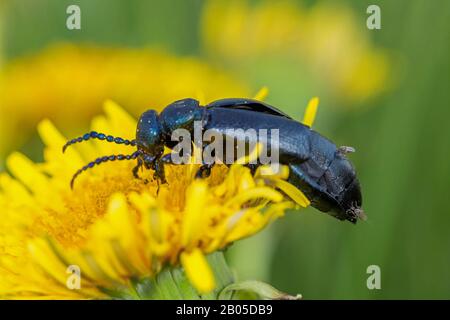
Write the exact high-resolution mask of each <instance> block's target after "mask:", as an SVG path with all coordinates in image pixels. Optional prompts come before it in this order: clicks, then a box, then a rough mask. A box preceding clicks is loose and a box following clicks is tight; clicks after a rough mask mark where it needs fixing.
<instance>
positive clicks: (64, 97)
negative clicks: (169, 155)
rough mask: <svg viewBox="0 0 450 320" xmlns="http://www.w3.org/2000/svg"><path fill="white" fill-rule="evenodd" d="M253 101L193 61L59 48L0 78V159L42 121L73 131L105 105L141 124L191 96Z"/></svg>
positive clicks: (14, 65)
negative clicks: (122, 109)
mask: <svg viewBox="0 0 450 320" xmlns="http://www.w3.org/2000/svg"><path fill="white" fill-rule="evenodd" d="M249 94H250V92H249V89H248V88H247V86H246V85H245V84H243V83H242V82H240V81H239V79H236V78H234V77H232V75H230V74H227V73H225V72H224V71H222V70H219V69H217V68H213V67H211V66H210V65H208V64H207V63H205V62H201V61H199V60H198V59H195V58H191V57H184V58H181V57H177V56H174V55H171V54H168V53H166V52H162V51H156V50H152V49H125V48H101V47H92V46H80V45H78V46H77V45H71V44H59V45H54V46H51V47H49V48H47V49H45V50H43V51H42V52H40V53H38V54H36V55H31V56H26V57H23V58H18V59H16V60H14V61H12V62H10V63H8V64H6V65H5V66H4V68H2V70H1V71H0V114H1V115H2V117H0V154H6V151H9V150H12V149H16V148H18V147H20V146H21V144H22V143H24V142H25V141H26V139H27V138H29V136H30V134H31V132H32V130H34V128H35V126H36V125H37V123H38V122H39V121H41V120H42V119H44V118H51V119H52V120H53V121H54V122H55V123H57V124H58V125H59V126H62V127H64V128H66V129H67V130H69V132H72V133H73V132H74V130H75V129H76V130H79V128H76V127H75V125H76V124H78V123H87V121H88V119H90V118H91V117H92V116H93V115H95V114H97V113H98V112H99V111H100V110H101V106H102V103H103V102H104V101H105V100H107V99H112V100H114V101H116V102H117V103H119V104H121V105H126V106H127V108H128V110H129V111H130V112H131V114H132V115H133V116H135V117H136V116H138V115H139V114H140V113H141V112H142V108H155V107H157V106H165V105H167V104H169V103H170V102H172V101H174V100H177V99H182V98H186V97H194V98H197V100H199V101H200V102H203V103H204V102H206V101H213V100H216V99H219V98H224V97H230V96H236V97H241V96H242V97H244V96H249ZM5 115H7V116H6V117H5ZM12 137H13V139H12Z"/></svg>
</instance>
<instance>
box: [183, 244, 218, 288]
mask: <svg viewBox="0 0 450 320" xmlns="http://www.w3.org/2000/svg"><path fill="white" fill-rule="evenodd" d="M180 259H181V265H182V266H183V268H184V271H185V272H186V276H187V277H188V279H189V281H190V282H191V283H192V285H193V286H194V287H195V288H196V289H197V290H198V291H199V292H200V293H207V292H210V291H211V290H213V289H214V288H215V286H216V281H215V279H214V274H213V272H212V270H211V267H210V266H209V264H208V261H207V260H206V258H205V256H204V255H203V253H202V252H201V251H200V249H194V250H192V252H189V253H188V252H183V253H182V254H181V256H180Z"/></svg>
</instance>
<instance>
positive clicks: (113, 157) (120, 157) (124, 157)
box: [70, 151, 141, 189]
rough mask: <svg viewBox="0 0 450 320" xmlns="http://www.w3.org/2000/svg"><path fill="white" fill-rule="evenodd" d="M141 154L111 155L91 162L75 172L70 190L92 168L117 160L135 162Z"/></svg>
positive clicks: (138, 152) (137, 152)
mask: <svg viewBox="0 0 450 320" xmlns="http://www.w3.org/2000/svg"><path fill="white" fill-rule="evenodd" d="M140 154H141V151H136V152H134V153H132V154H129V155H123V154H117V155H111V156H104V157H100V158H97V159H95V160H94V161H92V162H89V163H88V164H87V165H85V166H84V167H82V168H81V169H79V170H78V171H77V172H75V174H74V175H73V177H72V180H71V181H70V188H71V189H73V184H74V182H75V179H76V178H77V177H78V176H79V175H80V174H81V173H82V172H83V171H86V170H88V169H90V168H92V167H93V166H95V165H99V164H101V163H104V162H108V161H115V160H119V161H120V160H134V159H136V158H137V157H138V156H139V155H140Z"/></svg>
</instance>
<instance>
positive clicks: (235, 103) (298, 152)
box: [63, 98, 365, 223]
mask: <svg viewBox="0 0 450 320" xmlns="http://www.w3.org/2000/svg"><path fill="white" fill-rule="evenodd" d="M195 121H201V123H202V127H203V129H204V130H208V129H212V130H214V131H216V132H219V133H222V134H223V135H226V134H227V129H230V128H242V129H244V130H247V129H250V128H253V129H255V130H258V129H259V128H263V129H268V130H270V129H278V130H279V162H280V163H281V164H284V165H287V166H289V169H290V170H289V178H288V181H289V182H290V183H291V184H293V185H294V186H296V187H297V188H298V189H300V190H301V191H302V192H303V193H304V194H305V195H306V196H307V197H308V199H309V200H310V201H311V205H312V206H313V207H315V208H317V209H319V210H320V211H323V212H327V213H329V214H330V215H332V216H334V217H336V218H338V219H340V220H348V221H351V222H353V223H355V222H356V221H357V219H358V218H361V219H363V218H365V215H364V212H363V210H362V208H361V206H362V196H361V188H360V184H359V181H358V178H357V177H356V172H355V169H354V167H353V165H352V164H351V163H350V161H349V160H348V159H347V158H346V155H345V154H346V153H348V152H352V151H354V150H353V148H351V147H340V148H338V147H336V145H335V144H334V143H332V142H331V141H330V140H328V139H327V138H325V137H323V136H322V135H320V134H319V133H317V132H316V131H314V130H312V129H311V128H309V127H308V126H306V125H304V124H302V123H300V122H298V121H295V120H293V119H292V118H291V117H289V116H288V115H287V114H285V113H283V112H282V111H280V110H278V109H277V108H275V107H273V106H270V105H268V104H266V103H264V102H261V101H257V100H253V99H241V98H231V99H222V100H217V101H214V102H212V103H210V104H208V105H206V106H204V107H203V106H200V104H199V102H198V101H197V100H194V99H183V100H179V101H175V102H173V103H171V104H170V105H168V106H167V107H166V108H165V109H164V110H163V111H162V112H161V113H160V114H158V113H157V112H156V111H154V110H147V111H145V112H144V113H143V114H142V115H141V117H140V119H139V122H138V125H137V129H136V139H135V140H127V139H123V138H120V137H113V136H110V135H105V134H102V133H97V132H94V131H93V132H90V133H87V134H85V135H83V136H82V137H79V138H76V139H73V140H70V141H68V142H67V143H66V144H65V145H64V147H63V151H64V150H65V149H66V148H67V147H68V146H69V145H71V144H74V143H78V142H82V141H86V140H89V139H99V140H104V141H108V142H113V143H117V144H125V145H130V146H137V151H135V152H134V153H132V154H130V155H111V156H105V157H100V158H98V159H96V160H95V161H93V162H91V163H89V164H87V165H86V166H84V167H83V168H81V169H80V170H78V171H77V172H76V173H75V175H74V177H73V179H72V181H71V186H72V187H73V182H74V180H75V178H76V177H77V176H78V175H79V174H80V173H81V172H83V171H85V170H87V169H89V168H91V167H93V166H95V165H98V164H100V163H103V162H106V161H114V160H132V159H136V160H137V166H136V167H135V168H134V170H133V173H134V176H135V177H138V170H139V168H140V167H142V166H144V167H145V168H147V169H153V170H155V177H156V178H157V179H158V181H161V182H162V183H165V177H164V164H166V163H171V157H170V154H167V155H163V152H164V147H165V146H166V147H168V148H173V147H174V145H175V144H176V143H178V142H176V141H172V139H171V134H172V132H173V131H174V130H176V129H179V128H183V129H186V130H188V131H189V132H190V134H191V135H193V131H194V122H195ZM234 138H235V139H238V140H239V139H240V137H239V136H237V137H234ZM247 138H248V137H242V139H247ZM211 166H212V165H211V164H205V165H203V166H201V167H200V169H199V172H198V174H197V176H198V177H205V176H208V174H209V172H210V169H211Z"/></svg>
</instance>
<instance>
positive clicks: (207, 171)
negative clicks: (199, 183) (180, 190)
mask: <svg viewBox="0 0 450 320" xmlns="http://www.w3.org/2000/svg"><path fill="white" fill-rule="evenodd" d="M213 166H214V163H206V164H202V165H201V166H200V168H199V169H198V171H197V173H196V174H195V179H204V178H208V177H209V176H210V175H211V169H212V167H213Z"/></svg>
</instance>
